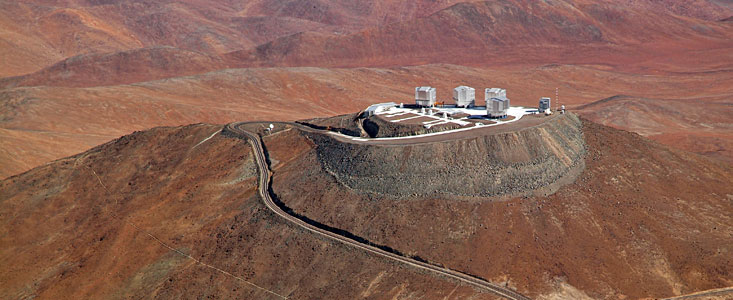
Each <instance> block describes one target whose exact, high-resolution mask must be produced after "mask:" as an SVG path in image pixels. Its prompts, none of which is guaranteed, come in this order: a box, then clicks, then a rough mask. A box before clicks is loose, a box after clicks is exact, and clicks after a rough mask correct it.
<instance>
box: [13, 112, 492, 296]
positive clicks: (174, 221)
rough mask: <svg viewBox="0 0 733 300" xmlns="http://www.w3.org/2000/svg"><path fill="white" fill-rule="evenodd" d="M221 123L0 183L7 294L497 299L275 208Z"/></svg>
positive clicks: (247, 155)
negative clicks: (347, 242)
mask: <svg viewBox="0 0 733 300" xmlns="http://www.w3.org/2000/svg"><path fill="white" fill-rule="evenodd" d="M220 131H221V126H213V125H201V124H200V125H191V126H186V127H177V128H156V129H152V130H147V131H144V132H136V133H134V134H132V135H128V136H124V137H122V138H120V139H117V140H114V141H112V142H109V143H106V144H104V145H101V146H99V147H96V148H94V149H92V150H89V151H87V152H84V153H81V154H79V155H75V156H72V157H68V158H64V159H61V160H58V161H55V162H53V163H50V164H48V165H45V166H43V167H39V168H36V169H33V170H31V171H29V172H26V173H23V174H20V175H18V176H14V177H11V178H8V179H6V180H4V181H2V182H0V212H1V213H0V264H1V265H2V266H3V271H2V272H0V281H2V282H3V288H2V289H0V298H13V299H14V298H38V299H78V298H86V299H89V298H106V299H108V298H141V297H142V298H145V297H153V298H157V297H160V298H206V297H215V298H245V299H281V296H284V297H288V298H291V299H312V298H329V299H339V298H349V299H353V298H381V299H384V298H393V297H398V298H399V297H418V298H443V297H446V296H449V297H453V298H456V299H457V298H462V299H463V298H472V299H495V297H494V296H491V295H489V294H483V293H481V292H478V291H476V290H474V289H473V288H471V287H468V286H463V285H460V284H458V283H457V282H453V281H450V280H447V279H445V278H440V277H435V276H433V275H429V274H427V273H424V272H419V271H416V270H414V269H410V268H406V267H404V266H402V265H399V264H395V263H392V262H389V261H385V260H384V259H382V258H380V257H378V256H374V255H369V254H366V253H363V252H361V251H357V250H355V249H353V248H350V247H346V246H343V245H341V244H337V243H335V242H333V241H331V240H328V239H324V238H321V237H318V236H315V235H313V234H310V233H308V232H306V231H304V230H302V229H299V228H297V227H294V226H293V225H291V224H289V223H287V222H286V221H284V220H283V219H281V218H279V217H278V216H276V215H274V214H272V213H271V212H270V211H269V210H267V208H266V207H265V206H264V205H263V204H262V201H261V199H260V198H259V197H258V196H256V192H255V191H256V190H255V189H256V176H257V169H256V165H255V164H254V161H253V159H252V152H251V149H250V147H249V145H248V144H247V143H246V142H244V141H242V140H239V139H235V138H228V137H223V136H222V135H221V134H219V133H220Z"/></svg>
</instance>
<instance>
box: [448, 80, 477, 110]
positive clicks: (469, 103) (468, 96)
mask: <svg viewBox="0 0 733 300" xmlns="http://www.w3.org/2000/svg"><path fill="white" fill-rule="evenodd" d="M453 100H455V101H456V106H457V107H473V106H475V105H476V90H475V89H474V88H472V87H467V86H465V85H462V86H459V87H457V88H454V89H453Z"/></svg>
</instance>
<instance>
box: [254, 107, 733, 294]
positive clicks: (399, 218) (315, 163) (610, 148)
mask: <svg viewBox="0 0 733 300" xmlns="http://www.w3.org/2000/svg"><path fill="white" fill-rule="evenodd" d="M582 132H583V136H584V138H585V145H586V147H587V152H586V156H585V163H586V165H585V166H586V167H585V169H584V171H583V172H582V174H580V176H579V177H577V179H576V180H575V181H574V182H573V183H572V184H569V185H565V186H563V187H561V188H560V189H559V190H558V191H557V192H556V193H554V194H551V195H540V196H528V197H521V198H512V199H510V200H501V198H495V197H483V198H482V197H478V198H476V197H473V198H463V197H457V196H446V195H442V194H441V193H430V194H428V195H422V194H416V195H414V196H411V197H395V196H393V195H390V194H389V193H375V192H374V191H375V190H383V189H384V188H389V187H391V188H397V187H398V186H402V188H404V187H412V188H414V189H417V190H419V189H424V190H438V189H440V188H441V187H445V188H446V189H455V188H457V187H460V184H461V183H464V184H465V189H466V190H472V189H473V188H475V186H473V184H474V183H473V182H472V181H471V179H470V178H471V177H472V176H475V175H476V174H483V173H485V172H491V171H492V166H490V165H489V166H487V165H483V164H477V165H476V166H475V169H474V170H470V169H468V168H462V167H458V168H456V167H453V166H451V165H450V164H446V165H445V166H444V168H441V169H440V170H436V169H433V168H432V167H431V166H430V163H429V162H422V161H421V160H420V159H417V160H415V159H413V156H417V157H418V158H419V157H420V156H421V155H423V154H422V153H410V151H408V148H409V149H411V150H416V149H418V148H417V147H414V146H403V147H402V148H403V150H397V149H395V150H397V152H399V153H403V154H405V155H404V157H402V158H401V161H402V163H401V164H402V165H405V166H409V172H413V173H414V172H417V173H419V174H420V175H421V176H415V175H414V174H410V173H408V169H405V171H406V174H403V175H404V176H402V177H400V178H391V177H389V178H391V180H392V181H393V182H383V183H382V185H381V186H378V185H377V184H376V181H378V180H377V179H379V178H380V174H379V172H378V171H374V172H373V174H370V176H368V177H365V178H362V179H363V181H364V184H361V185H350V184H348V183H344V182H343V180H340V178H339V176H340V175H339V174H338V172H334V171H333V170H332V168H333V166H332V165H330V164H328V163H326V162H323V161H322V160H321V159H319V155H320V154H319V152H320V151H322V150H319V148H320V147H322V146H323V145H321V143H320V142H319V141H318V139H314V138H312V137H310V135H303V134H301V133H299V132H297V131H296V130H295V129H293V130H291V131H288V132H283V133H278V134H275V135H273V136H271V137H266V138H265V139H264V140H265V145H266V147H267V149H268V153H269V154H270V158H271V161H272V162H273V166H274V173H275V175H274V183H273V190H274V192H275V193H276V194H277V195H278V197H279V199H280V200H281V201H283V202H284V203H285V205H287V206H289V207H291V208H292V209H293V210H294V211H295V212H296V213H299V214H302V215H306V216H309V217H310V218H313V219H315V220H317V221H319V222H323V223H325V224H327V225H329V226H333V227H336V228H342V229H344V230H347V231H349V232H352V233H354V234H356V235H359V236H362V237H365V238H367V239H369V240H371V241H373V242H376V243H380V244H384V245H389V246H391V247H393V248H395V249H397V250H399V251H402V252H403V253H408V254H410V255H415V256H418V257H421V258H423V259H426V260H428V261H431V262H436V263H441V264H444V265H445V266H447V267H450V268H453V269H456V270H460V271H463V272H467V273H470V274H476V275H478V276H481V277H483V278H487V279H489V280H492V281H495V282H506V283H507V284H509V285H510V286H514V287H516V288H517V289H518V290H519V291H520V292H523V293H526V294H529V295H531V296H534V297H539V296H543V295H544V296H549V295H558V293H571V294H572V292H573V291H577V290H579V291H582V293H584V294H585V295H587V296H590V297H592V298H601V299H615V298H618V297H630V298H644V297H652V298H656V297H669V296H673V295H679V294H683V293H690V292H694V291H698V290H706V289H711V288H720V287H727V286H731V285H733V282H731V280H730V277H729V276H728V274H730V273H731V271H733V264H731V261H730V260H729V259H728V258H729V257H730V255H731V253H730V249H729V247H728V244H729V241H730V235H731V233H733V227H731V225H730V224H732V223H731V221H732V219H733V215H732V214H731V212H732V211H733V207H731V199H733V188H732V187H731V186H730V184H729V183H730V182H731V181H732V180H733V170H731V168H730V166H727V165H721V164H718V163H717V162H715V161H711V160H709V159H707V158H704V157H701V156H698V155H695V154H690V153H686V152H681V151H678V150H673V149H670V148H668V147H666V146H663V145H660V144H657V143H655V142H652V141H649V140H647V139H644V138H642V137H640V136H639V135H637V134H635V133H630V132H626V131H620V130H616V129H612V128H609V127H605V126H601V125H598V124H595V123H592V122H590V121H587V120H583V122H582ZM293 141H297V142H296V143H294V142H293ZM515 142H516V143H517V144H522V143H536V141H533V140H532V139H526V138H522V137H520V138H519V139H518V140H516V141H515ZM292 145H297V147H293V146H292ZM489 145H495V146H496V147H500V146H501V143H495V142H489ZM390 147H397V146H390ZM445 149H446V151H445V152H444V153H434V154H432V155H434V156H435V157H434V159H433V161H434V162H435V163H441V162H442V161H453V159H451V157H453V156H455V155H457V154H458V153H461V152H460V151H458V152H456V151H454V150H457V149H460V147H451V145H450V143H449V144H448V145H446V147H445ZM395 150H390V151H392V152H394V151H395ZM370 152H374V151H372V150H368V149H362V151H355V152H351V153H353V159H354V160H363V162H360V163H358V165H359V166H361V167H362V168H369V167H370V165H372V166H380V165H381V161H382V160H384V161H391V160H390V159H391V157H390V156H389V155H384V156H375V155H369V153H370ZM464 154H466V153H464ZM472 155H474V156H476V161H481V159H482V158H481V155H486V154H485V153H476V154H472ZM342 163H343V164H344V165H348V166H350V165H351V163H350V162H349V161H348V160H342ZM412 163H414V164H415V165H414V166H413V165H410V164H412ZM399 166H400V164H397V165H395V166H394V168H398V167H399ZM369 170H372V169H369ZM451 170H461V171H462V172H456V173H455V174H453V173H450V171H451ZM390 171H391V169H390V168H386V170H385V172H390ZM445 173H448V174H451V175H454V176H452V178H451V179H450V182H447V181H445V180H442V179H445V178H443V175H444V174H445ZM462 173H463V174H462ZM431 175H433V176H431ZM431 177H432V178H431ZM506 178H508V176H505V175H501V174H499V175H498V176H494V177H493V179H494V180H496V181H501V180H503V179H506ZM490 179H492V178H488V180H490ZM372 182H375V185H373V186H370V187H365V186H364V185H366V184H369V183H372ZM573 295H575V296H578V294H573ZM566 296H568V294H566ZM575 296H573V297H575Z"/></svg>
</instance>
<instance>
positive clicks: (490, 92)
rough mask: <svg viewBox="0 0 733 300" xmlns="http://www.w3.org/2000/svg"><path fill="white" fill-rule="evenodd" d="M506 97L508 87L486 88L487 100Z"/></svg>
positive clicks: (485, 97) (485, 95)
mask: <svg viewBox="0 0 733 300" xmlns="http://www.w3.org/2000/svg"><path fill="white" fill-rule="evenodd" d="M501 97H504V98H506V89H500V88H490V89H486V91H485V94H484V99H486V102H488V101H489V99H491V98H501Z"/></svg>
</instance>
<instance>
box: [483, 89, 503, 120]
mask: <svg viewBox="0 0 733 300" xmlns="http://www.w3.org/2000/svg"><path fill="white" fill-rule="evenodd" d="M484 97H485V99H486V114H487V115H488V116H489V117H490V118H503V117H506V116H507V111H508V110H509V98H507V97H506V90H505V89H500V88H490V89H486V91H485V96H484Z"/></svg>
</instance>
